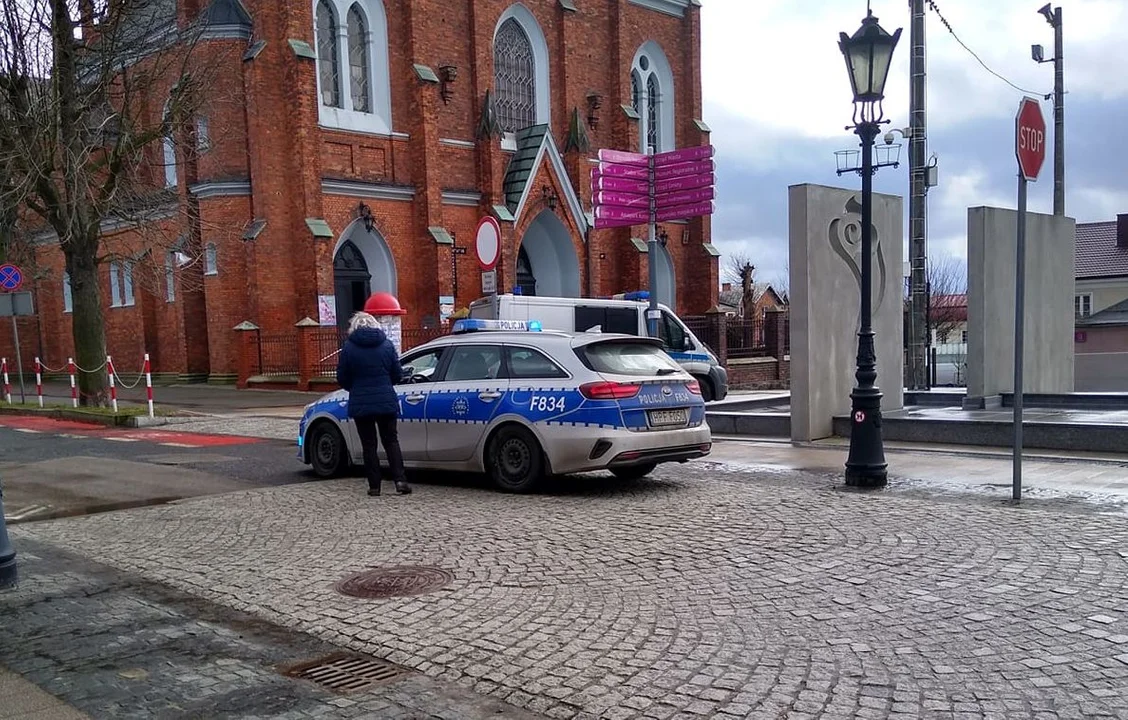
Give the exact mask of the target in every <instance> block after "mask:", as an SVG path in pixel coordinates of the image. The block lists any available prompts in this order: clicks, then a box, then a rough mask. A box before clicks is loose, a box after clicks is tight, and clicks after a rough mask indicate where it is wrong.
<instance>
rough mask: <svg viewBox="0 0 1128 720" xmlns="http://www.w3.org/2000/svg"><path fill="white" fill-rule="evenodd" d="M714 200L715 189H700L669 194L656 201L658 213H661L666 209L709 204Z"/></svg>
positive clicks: (657, 198)
mask: <svg viewBox="0 0 1128 720" xmlns="http://www.w3.org/2000/svg"><path fill="white" fill-rule="evenodd" d="M713 198H714V190H713V188H711V187H707V188H698V189H697V190H686V191H684V192H676V193H667V194H665V195H659V196H657V197H656V198H655V200H656V201H657V203H658V211H659V212H661V211H662V210H665V209H666V208H672V207H677V206H678V205H697V204H700V203H704V202H708V201H710V200H712V199H713Z"/></svg>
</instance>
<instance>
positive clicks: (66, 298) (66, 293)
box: [63, 271, 74, 313]
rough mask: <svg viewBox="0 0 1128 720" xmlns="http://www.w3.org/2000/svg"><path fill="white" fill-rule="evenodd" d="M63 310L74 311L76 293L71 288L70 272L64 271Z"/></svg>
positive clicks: (66, 311)
mask: <svg viewBox="0 0 1128 720" xmlns="http://www.w3.org/2000/svg"><path fill="white" fill-rule="evenodd" d="M63 312H65V313H69V312H74V293H73V291H72V290H71V281H70V273H69V272H65V271H64V272H63Z"/></svg>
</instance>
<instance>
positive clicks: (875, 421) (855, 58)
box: [838, 9, 901, 487]
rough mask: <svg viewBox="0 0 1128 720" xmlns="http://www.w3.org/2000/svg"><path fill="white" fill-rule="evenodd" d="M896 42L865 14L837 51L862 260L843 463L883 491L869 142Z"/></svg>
mask: <svg viewBox="0 0 1128 720" xmlns="http://www.w3.org/2000/svg"><path fill="white" fill-rule="evenodd" d="M900 37H901V30H900V29H898V30H897V31H896V32H894V33H893V34H892V35H890V34H889V33H887V32H885V30H883V29H882V28H881V26H880V25H878V24H877V18H876V17H874V15H873V12H872V11H871V10H868V9H867V12H866V18H865V19H864V20H862V26H861V28H859V29H858V31H857V32H855V33H854V35H853V36H852V37H851V36H848V35H846V33H840V34H839V43H838V47H839V48H840V49H841V50H842V55H843V57H845V59H846V69H847V70H848V71H849V73H850V86H851V88H852V89H853V91H854V124H853V125H852V126H850V127H848V128H847V130H853V131H854V132H855V133H856V134H857V135H858V137H859V138H860V139H861V141H862V166H861V168H860V169H859V172H860V173H861V175H862V257H861V266H862V267H861V291H862V296H861V304H862V307H861V328H860V329H859V331H858V359H857V371H856V373H855V377H856V378H857V385H856V386H855V388H854V391H853V392H851V393H850V405H851V406H850V419H851V423H852V424H851V427H850V455H849V457H848V458H847V460H846V484H847V485H853V486H858V487H882V486H884V485H885V483H886V479H887V473H886V469H887V467H888V466H887V465H886V462H885V449H884V447H883V446H882V439H881V390H880V389H879V388H878V387H877V354H876V351H875V350H874V340H873V338H874V335H873V309H872V305H873V174H874V172H875V171H876V168H875V167H874V163H873V142H874V139H875V138H876V137H877V134H878V132H879V131H880V129H881V126H882V125H883V124H885V123H888V122H889V121H888V120H886V119H885V113H884V110H883V109H882V100H883V99H884V97H885V81H886V79H887V78H888V77H889V66H890V63H891V62H892V59H893V50H894V48H895V47H896V46H897V40H898V38H900Z"/></svg>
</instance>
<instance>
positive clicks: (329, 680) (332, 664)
mask: <svg viewBox="0 0 1128 720" xmlns="http://www.w3.org/2000/svg"><path fill="white" fill-rule="evenodd" d="M407 672H408V670H407V668H402V667H400V666H398V665H392V664H391V663H387V662H384V661H383V660H377V659H376V658H370V657H365V656H363V655H352V654H349V653H335V654H333V655H329V656H327V657H323V658H320V659H318V660H312V661H310V662H304V663H300V664H298V665H293V666H291V667H289V668H287V669H286V670H284V671H283V673H282V674H283V675H286V676H288V677H293V678H300V679H302V680H309V681H311V682H315V683H317V684H318V685H320V686H322V687H324V688H328V689H329V690H332V691H333V692H336V693H355V692H360V691H361V690H365V689H367V688H370V687H373V686H374V685H380V684H382V683H386V682H388V681H390V680H393V679H395V678H397V677H399V676H400V675H404V674H406V673H407Z"/></svg>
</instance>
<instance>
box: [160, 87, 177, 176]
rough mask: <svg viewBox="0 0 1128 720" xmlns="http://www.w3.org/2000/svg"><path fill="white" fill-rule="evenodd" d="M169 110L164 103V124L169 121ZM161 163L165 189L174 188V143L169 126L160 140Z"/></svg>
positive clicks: (167, 105)
mask: <svg viewBox="0 0 1128 720" xmlns="http://www.w3.org/2000/svg"><path fill="white" fill-rule="evenodd" d="M170 111H171V108H170V107H169V104H168V103H165V108H164V118H163V121H164V122H169V121H170V120H171V114H170ZM161 161H162V163H163V164H164V177H165V187H170V188H174V187H176V184H177V176H176V142H175V141H174V140H173V129H172V126H171V125H170V126H169V130H168V133H167V134H166V135H165V136H164V137H163V138H161Z"/></svg>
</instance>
